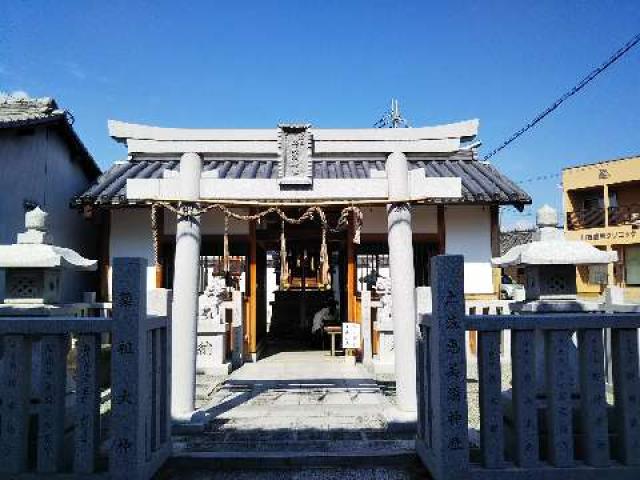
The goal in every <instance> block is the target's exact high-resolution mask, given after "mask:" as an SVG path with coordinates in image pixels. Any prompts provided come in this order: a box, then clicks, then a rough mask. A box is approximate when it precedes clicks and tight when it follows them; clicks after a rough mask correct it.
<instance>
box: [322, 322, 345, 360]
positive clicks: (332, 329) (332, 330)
mask: <svg viewBox="0 0 640 480" xmlns="http://www.w3.org/2000/svg"><path fill="white" fill-rule="evenodd" d="M324 333H326V334H327V335H329V336H331V356H332V357H335V356H336V336H337V335H342V327H340V326H329V327H324Z"/></svg>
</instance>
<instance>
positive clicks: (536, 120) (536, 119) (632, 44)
mask: <svg viewBox="0 0 640 480" xmlns="http://www.w3.org/2000/svg"><path fill="white" fill-rule="evenodd" d="M638 43H640V33H638V34H636V35H635V36H634V37H633V38H632V39H631V40H629V41H628V42H627V43H625V44H624V45H623V46H622V47H620V48H619V49H618V50H617V51H616V52H615V53H614V54H613V55H611V56H610V57H609V58H608V59H607V60H606V61H605V62H603V63H602V64H601V65H600V66H599V67H597V68H595V69H594V70H592V71H591V73H589V74H588V75H587V76H586V77H584V78H583V79H582V80H580V81H579V82H578V83H577V84H576V85H575V86H574V87H573V88H571V89H570V90H568V91H567V92H565V93H564V94H563V95H562V96H561V97H560V98H558V99H557V100H556V101H555V102H553V103H552V104H551V105H550V106H548V107H547V108H545V109H544V110H543V111H542V112H540V113H539V114H538V115H536V116H535V117H534V119H533V120H531V121H530V122H529V123H527V124H526V125H525V126H524V127H522V128H521V129H520V130H518V131H516V132H515V133H513V134H512V135H511V136H510V137H509V138H507V139H506V140H505V141H504V142H502V143H501V144H500V145H499V146H498V147H497V148H495V149H493V150H491V151H490V152H489V153H488V154H487V155H485V157H484V160H485V161H486V160H489V159H490V158H492V157H493V156H495V155H496V154H497V153H499V152H500V151H502V150H503V149H505V148H506V147H507V146H508V145H510V144H511V143H513V142H514V141H516V140H517V139H518V138H519V137H521V136H522V135H523V134H524V133H526V132H527V131H529V130H531V129H532V128H533V127H535V126H536V125H537V124H538V123H540V122H541V121H542V120H543V119H544V118H545V117H546V116H547V115H549V114H550V113H552V112H553V111H554V110H556V109H557V108H558V107H559V106H560V105H562V104H563V103H564V102H565V100H567V99H569V98H570V97H572V96H573V95H575V94H576V93H578V92H579V91H580V90H582V89H583V88H584V87H586V86H587V84H588V83H589V82H591V81H592V80H593V79H594V78H596V77H597V76H598V75H600V74H601V73H602V72H604V71H605V70H606V69H607V68H608V67H610V66H611V65H613V64H614V63H615V62H616V61H617V60H619V59H620V58H621V57H622V56H623V55H624V54H626V53H627V52H628V51H629V50H631V49H632V48H633V47H635V46H636V45H637V44H638Z"/></svg>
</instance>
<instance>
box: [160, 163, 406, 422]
mask: <svg viewBox="0 0 640 480" xmlns="http://www.w3.org/2000/svg"><path fill="white" fill-rule="evenodd" d="M201 173H202V158H201V157H200V156H199V155H198V154H196V153H185V154H183V155H182V157H181V160H180V173H179V193H180V199H181V200H183V201H187V202H189V201H191V202H196V201H198V200H199V199H200V177H201ZM386 173H387V181H388V192H389V204H388V207H387V215H388V243H389V263H390V276H391V284H392V289H391V292H392V293H391V295H392V317H393V327H394V343H395V346H394V352H395V375H396V395H397V399H398V402H397V404H398V407H399V408H400V409H401V410H405V411H410V412H413V411H415V410H416V383H415V382H416V374H415V372H416V365H415V338H416V333H415V325H416V307H415V297H414V288H415V282H414V279H415V272H414V266H413V243H412V229H411V210H410V205H409V199H410V191H409V170H408V166H407V158H406V156H405V155H404V154H403V153H400V152H395V153H392V154H390V155H389V156H388V158H387V164H386ZM199 259H200V218H199V216H197V215H183V216H179V218H178V225H177V230H176V249H175V269H174V272H175V276H174V282H173V328H172V336H171V338H172V372H171V392H172V400H171V415H172V417H173V418H174V420H177V421H180V420H183V421H189V419H190V418H191V416H192V415H193V413H194V410H195V379H196V343H197V342H196V340H197V311H198V274H199Z"/></svg>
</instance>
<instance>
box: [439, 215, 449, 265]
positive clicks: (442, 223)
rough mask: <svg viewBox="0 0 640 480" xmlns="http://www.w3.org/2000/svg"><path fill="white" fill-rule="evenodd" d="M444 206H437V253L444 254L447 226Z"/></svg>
mask: <svg viewBox="0 0 640 480" xmlns="http://www.w3.org/2000/svg"><path fill="white" fill-rule="evenodd" d="M444 213H445V212H444V205H438V253H439V254H440V255H444V254H445V252H446V240H447V224H446V222H445V217H444Z"/></svg>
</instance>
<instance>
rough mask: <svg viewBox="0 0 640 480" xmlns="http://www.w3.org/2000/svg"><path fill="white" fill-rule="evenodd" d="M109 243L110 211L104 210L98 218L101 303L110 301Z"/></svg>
mask: <svg viewBox="0 0 640 480" xmlns="http://www.w3.org/2000/svg"><path fill="white" fill-rule="evenodd" d="M110 242H111V210H108V209H107V210H104V211H103V212H102V215H101V218H100V239H99V245H100V247H99V248H100V252H99V253H98V255H99V259H100V260H99V264H100V266H99V268H100V269H99V272H100V273H99V275H100V279H99V280H100V284H99V288H100V292H99V295H100V297H99V298H100V300H102V301H103V302H108V301H110V297H111V295H110V294H111V292H109V271H110V269H111V266H110V258H109V255H110V252H109V243H110Z"/></svg>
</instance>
